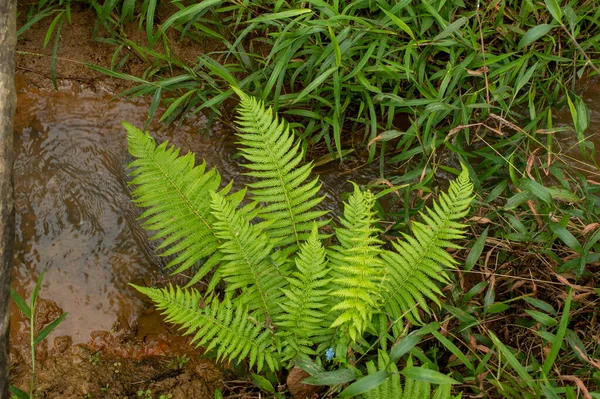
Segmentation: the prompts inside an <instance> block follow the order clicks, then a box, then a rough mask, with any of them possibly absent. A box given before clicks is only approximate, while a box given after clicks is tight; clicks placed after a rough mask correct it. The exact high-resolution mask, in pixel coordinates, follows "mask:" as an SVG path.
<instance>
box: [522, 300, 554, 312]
mask: <svg viewBox="0 0 600 399" xmlns="http://www.w3.org/2000/svg"><path fill="white" fill-rule="evenodd" d="M523 300H524V301H525V302H527V303H528V304H530V305H532V306H535V307H536V308H538V309H540V310H543V311H544V312H546V313H549V314H556V309H554V307H553V306H552V305H550V304H549V303H548V302H546V301H542V300H541V299H537V298H532V297H529V296H526V297H524V298H523Z"/></svg>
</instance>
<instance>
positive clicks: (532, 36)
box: [517, 24, 554, 49]
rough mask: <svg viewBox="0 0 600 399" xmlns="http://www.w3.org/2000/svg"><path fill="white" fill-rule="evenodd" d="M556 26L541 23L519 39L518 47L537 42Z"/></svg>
mask: <svg viewBox="0 0 600 399" xmlns="http://www.w3.org/2000/svg"><path fill="white" fill-rule="evenodd" d="M553 28H554V25H550V24H541V25H538V26H536V27H533V28H531V29H529V30H528V31H527V33H525V34H524V35H523V37H522V38H521V40H520V41H519V44H518V45H517V47H518V48H519V49H522V48H523V47H525V46H529V45H530V44H531V43H533V42H535V41H536V40H538V39H539V38H541V37H542V36H544V35H546V34H547V33H548V32H550V31H551V30H552V29H553Z"/></svg>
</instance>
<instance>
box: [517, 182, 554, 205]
mask: <svg viewBox="0 0 600 399" xmlns="http://www.w3.org/2000/svg"><path fill="white" fill-rule="evenodd" d="M521 188H523V189H525V190H527V191H529V192H530V193H531V194H533V195H535V196H536V197H537V198H539V199H540V200H542V201H543V202H545V203H547V204H552V193H550V190H548V189H547V188H546V187H544V186H542V185H541V184H540V183H538V182H536V181H535V180H531V179H523V180H522V181H521Z"/></svg>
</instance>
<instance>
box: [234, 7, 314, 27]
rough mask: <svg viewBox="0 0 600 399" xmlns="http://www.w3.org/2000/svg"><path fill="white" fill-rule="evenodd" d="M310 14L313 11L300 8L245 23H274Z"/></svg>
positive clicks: (266, 15)
mask: <svg viewBox="0 0 600 399" xmlns="http://www.w3.org/2000/svg"><path fill="white" fill-rule="evenodd" d="M312 12H313V11H312V10H311V9H310V8H300V9H297V10H288V11H281V12H276V13H273V14H265V15H261V16H260V17H257V18H254V19H251V20H250V21H247V22H246V23H247V24H251V23H259V22H266V21H276V20H279V19H284V18H293V17H297V16H298V15H303V14H307V13H312Z"/></svg>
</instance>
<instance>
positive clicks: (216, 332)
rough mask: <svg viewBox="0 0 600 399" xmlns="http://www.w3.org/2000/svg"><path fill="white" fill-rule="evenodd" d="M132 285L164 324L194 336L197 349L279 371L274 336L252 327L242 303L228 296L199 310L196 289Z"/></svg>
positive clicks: (258, 326) (261, 328) (213, 299)
mask: <svg viewBox="0 0 600 399" xmlns="http://www.w3.org/2000/svg"><path fill="white" fill-rule="evenodd" d="M132 286H133V287H134V288H135V289H137V290H138V291H140V292H141V293H142V294H145V295H147V296H148V297H150V299H152V301H153V302H154V303H155V305H156V308H157V309H158V310H163V314H164V315H166V321H167V322H169V323H174V324H179V325H180V329H185V330H186V331H185V332H184V334H185V335H193V338H192V342H193V343H195V344H196V346H204V347H206V350H207V351H209V350H211V349H215V350H216V351H217V357H218V358H219V359H222V358H226V359H228V360H238V359H248V360H249V362H250V367H253V366H254V365H256V369H257V370H258V371H260V370H261V369H262V368H263V367H264V365H265V363H266V364H267V365H268V367H269V369H270V370H271V371H275V370H277V369H278V368H279V362H278V360H277V356H276V353H275V349H274V348H275V347H274V344H273V342H274V341H273V334H272V333H271V331H270V330H267V329H264V328H263V327H262V326H260V325H256V324H253V323H252V322H251V320H250V318H249V317H248V309H247V308H246V307H245V306H244V305H243V304H241V303H238V304H232V303H231V301H230V299H229V297H227V298H225V300H224V301H223V302H219V300H218V299H216V298H212V300H210V299H209V300H207V303H206V304H205V305H204V306H203V307H200V303H202V296H201V295H200V293H199V292H198V291H197V290H195V289H193V288H192V289H181V288H180V287H175V288H173V287H172V286H171V287H169V288H162V289H158V288H147V287H139V286H136V285H133V284H132Z"/></svg>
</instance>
